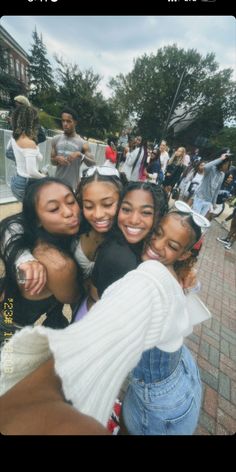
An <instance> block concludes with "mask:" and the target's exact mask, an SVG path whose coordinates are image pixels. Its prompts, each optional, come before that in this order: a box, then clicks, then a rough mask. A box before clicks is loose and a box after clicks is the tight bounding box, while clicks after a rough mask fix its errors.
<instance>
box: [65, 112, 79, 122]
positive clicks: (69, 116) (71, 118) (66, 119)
mask: <svg viewBox="0 0 236 472" xmlns="http://www.w3.org/2000/svg"><path fill="white" fill-rule="evenodd" d="M61 119H62V121H76V120H75V119H74V118H73V116H72V115H70V113H62V115H61Z"/></svg>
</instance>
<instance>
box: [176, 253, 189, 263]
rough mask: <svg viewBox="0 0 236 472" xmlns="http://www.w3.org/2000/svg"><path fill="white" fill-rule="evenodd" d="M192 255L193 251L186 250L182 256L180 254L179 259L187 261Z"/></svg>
mask: <svg viewBox="0 0 236 472" xmlns="http://www.w3.org/2000/svg"><path fill="white" fill-rule="evenodd" d="M191 256H192V253H191V251H186V252H184V253H183V254H182V256H180V257H179V258H178V259H177V261H186V259H189V257H191Z"/></svg>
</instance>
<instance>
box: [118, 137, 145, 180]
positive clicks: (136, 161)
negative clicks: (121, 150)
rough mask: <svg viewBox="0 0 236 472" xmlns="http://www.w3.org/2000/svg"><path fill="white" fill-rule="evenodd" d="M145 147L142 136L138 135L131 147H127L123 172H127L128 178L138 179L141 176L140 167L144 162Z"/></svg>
mask: <svg viewBox="0 0 236 472" xmlns="http://www.w3.org/2000/svg"><path fill="white" fill-rule="evenodd" d="M144 151H145V150H144V147H143V144H142V137H141V136H136V137H135V138H134V140H133V141H132V142H131V143H130V145H129V147H127V148H126V149H125V152H126V159H125V163H124V165H123V166H122V172H124V173H125V174H126V177H127V179H128V180H132V181H135V182H136V181H137V180H139V176H140V170H141V169H140V168H141V165H142V164H143V158H144V154H145V152H144Z"/></svg>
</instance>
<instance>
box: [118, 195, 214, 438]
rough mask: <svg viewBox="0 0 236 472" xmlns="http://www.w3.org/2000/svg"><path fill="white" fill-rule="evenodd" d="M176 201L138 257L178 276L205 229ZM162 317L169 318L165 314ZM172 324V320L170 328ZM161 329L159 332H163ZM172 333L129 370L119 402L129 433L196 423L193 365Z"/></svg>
mask: <svg viewBox="0 0 236 472" xmlns="http://www.w3.org/2000/svg"><path fill="white" fill-rule="evenodd" d="M175 206H176V209H175V210H174V211H171V212H169V213H168V214H167V215H165V216H164V217H163V218H162V219H161V221H160V223H159V226H158V228H157V230H156V231H155V233H154V234H153V236H152V237H151V238H150V241H149V242H148V243H147V245H146V248H145V250H144V254H143V257H142V259H143V260H144V261H145V260H146V261H147V260H150V259H151V260H156V261H159V262H161V263H162V264H163V265H164V266H165V267H166V268H167V269H168V270H169V271H170V273H171V274H172V275H173V277H174V278H175V279H176V281H178V279H179V274H181V277H182V276H183V275H184V272H186V273H188V272H189V271H190V270H191V269H192V267H193V266H194V265H195V263H196V261H197V255H198V252H199V250H200V247H201V238H202V228H207V227H208V226H209V222H208V221H207V219H206V218H204V217H201V216H200V215H198V214H196V213H194V212H193V211H192V210H191V209H190V207H189V206H188V205H187V204H185V203H183V202H180V201H177V202H176V203H175ZM160 283H162V280H160ZM179 295H180V294H179ZM167 296H169V297H172V296H174V293H171V292H169V293H168V291H167ZM181 296H182V295H181ZM195 302H196V303H197V307H194V305H193V306H192V308H191V305H190V306H189V310H190V312H191V310H192V311H197V316H199V317H200V316H201V312H202V310H203V319H204V316H205V315H206V317H205V319H206V318H207V317H208V316H209V315H208V314H207V310H206V308H205V307H204V305H202V304H201V302H200V300H199V299H198V298H196V299H195ZM177 304H178V302H177V298H176V306H177ZM176 315H177V311H176ZM179 315H181V314H180V313H179ZM164 316H165V317H166V318H167V319H168V317H169V316H170V313H165V315H164ZM175 328H176V327H175V324H173V333H174V330H175ZM173 333H172V336H173ZM162 334H163V336H164V331H163V333H162ZM185 335H187V333H186V334H185ZM172 336H171V333H170V334H169V339H168V342H167V343H162V341H160V343H159V346H158V347H153V348H152V349H149V350H147V351H145V352H144V353H143V354H142V357H141V360H140V361H139V363H138V364H137V366H136V367H135V368H134V369H133V370H132V372H131V373H130V374H129V386H128V389H127V392H126V394H125V397H124V400H123V407H122V415H123V421H124V424H125V426H126V428H127V430H128V432H129V434H133V435H181V434H184V435H189V434H193V432H194V431H195V429H196V427H197V423H198V417H199V412H200V406H201V380H200V375H199V372H198V368H197V364H196V363H195V361H194V359H193V357H192V355H191V353H190V351H189V350H188V349H187V347H186V346H184V345H183V344H182V343H181V345H178V344H175V343H172V340H171V337H172ZM182 339H183V338H182Z"/></svg>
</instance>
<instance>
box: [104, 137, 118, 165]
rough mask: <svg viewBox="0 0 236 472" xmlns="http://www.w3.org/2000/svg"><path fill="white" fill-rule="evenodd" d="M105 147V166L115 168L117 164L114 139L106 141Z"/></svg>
mask: <svg viewBox="0 0 236 472" xmlns="http://www.w3.org/2000/svg"><path fill="white" fill-rule="evenodd" d="M107 144H108V145H107V146H106V148H105V163H104V165H105V166H110V167H116V163H117V150H116V146H115V143H114V138H109V139H108V140H107Z"/></svg>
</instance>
